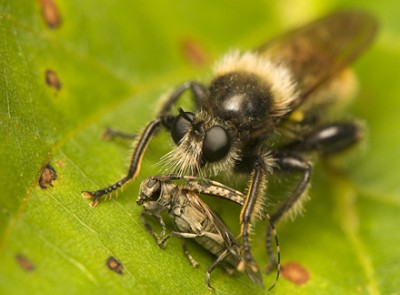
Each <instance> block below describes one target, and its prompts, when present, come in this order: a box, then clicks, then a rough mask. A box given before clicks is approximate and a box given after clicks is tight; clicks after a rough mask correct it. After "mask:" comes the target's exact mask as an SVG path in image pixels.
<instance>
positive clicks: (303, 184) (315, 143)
mask: <svg viewBox="0 0 400 295" xmlns="http://www.w3.org/2000/svg"><path fill="white" fill-rule="evenodd" d="M363 133H364V132H363V128H362V127H361V126H360V125H359V124H357V123H356V122H336V123H331V124H328V125H324V126H322V127H319V128H318V129H316V130H314V131H313V132H310V134H308V135H306V136H305V137H304V138H303V139H302V140H299V141H295V142H292V143H289V144H288V145H286V146H285V147H283V150H286V151H292V152H293V151H294V152H298V153H299V152H300V153H301V152H303V153H304V152H306V153H307V152H318V153H320V154H321V155H325V156H326V155H332V154H336V153H339V152H341V151H343V150H345V149H347V148H349V147H351V146H353V145H355V144H356V143H358V142H359V141H360V140H361V139H362V137H363ZM277 160H278V161H277V164H278V167H279V169H280V170H282V171H286V172H302V173H303V178H302V179H301V180H300V182H299V184H298V186H297V187H296V189H295V191H294V192H293V193H292V195H291V196H290V198H289V199H288V200H287V201H286V203H285V204H284V205H283V206H282V207H281V208H280V209H278V211H277V212H275V214H273V216H272V219H273V221H274V222H275V221H278V220H279V219H280V218H281V217H282V216H283V215H284V214H285V213H286V212H288V211H289V210H290V209H291V208H292V207H293V206H294V205H295V204H296V202H297V201H298V200H299V199H300V198H301V196H302V194H303V192H304V191H305V190H306V189H307V186H308V183H309V181H310V174H311V166H310V165H309V164H307V163H306V162H305V161H304V160H303V159H301V158H300V157H294V156H285V154H284V152H282V154H281V155H280V156H278V157H277ZM271 231H272V229H271V228H269V229H268V233H267V240H266V245H267V251H268V255H269V257H270V261H271V265H270V266H269V268H271V267H273V266H274V265H276V261H275V258H274V255H273V251H272V246H271Z"/></svg>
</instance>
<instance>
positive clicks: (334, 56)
mask: <svg viewBox="0 0 400 295" xmlns="http://www.w3.org/2000/svg"><path fill="white" fill-rule="evenodd" d="M376 31H377V24H376V21H375V19H374V18H372V17H371V16H370V15H369V14H367V13H364V12H362V11H342V12H336V13H333V14H331V15H329V16H326V17H324V18H321V19H319V20H316V21H314V22H312V23H310V24H307V25H305V26H303V27H300V28H298V29H295V30H292V31H290V32H288V33H286V34H283V35H281V36H278V37H276V38H274V39H272V40H271V41H269V42H267V43H265V44H264V45H262V46H260V47H258V48H256V49H255V50H251V51H248V52H244V53H240V52H238V51H233V52H230V53H228V54H227V55H225V56H224V57H223V58H222V59H221V60H220V61H219V62H217V63H216V65H215V67H214V78H213V79H212V80H211V82H210V83H209V85H203V84H202V83H199V82H196V81H190V82H186V83H183V84H182V85H180V86H179V87H177V89H176V90H175V91H174V92H173V93H172V94H171V95H170V96H169V97H168V99H167V100H166V101H165V102H164V104H163V105H162V107H161V110H160V112H159V113H158V115H157V117H156V118H155V119H154V120H152V121H151V122H150V123H148V125H147V126H146V127H145V128H144V130H143V131H142V132H141V133H140V134H139V136H138V137H137V140H136V145H135V147H134V149H133V154H132V158H131V161H130V166H129V170H128V173H127V175H126V176H124V177H123V178H122V179H120V180H118V181H117V182H116V183H114V184H113V185H111V186H109V187H106V188H104V189H100V190H97V191H84V192H83V196H84V197H85V198H92V199H93V201H92V203H91V205H92V206H95V205H96V204H97V202H98V200H99V198H100V197H101V196H102V195H104V194H109V193H111V192H112V191H114V190H116V189H118V188H119V187H121V186H123V185H124V184H125V183H126V182H127V181H129V180H131V179H133V178H136V177H137V176H138V174H139V170H140V164H141V162H142V158H143V155H144V153H145V151H146V149H147V146H148V144H149V142H150V141H151V139H152V137H153V136H154V135H155V134H156V133H157V131H159V130H160V128H165V129H167V130H168V131H169V132H170V133H171V137H172V139H173V141H174V142H175V143H176V148H174V149H173V150H172V151H171V152H170V153H169V154H168V155H167V156H166V157H165V158H164V159H163V161H164V162H165V163H166V167H167V169H169V171H168V173H178V174H180V175H196V176H199V177H208V178H209V177H212V176H213V175H216V174H227V173H230V172H238V173H242V174H245V175H249V178H250V181H249V186H248V190H247V196H246V198H245V199H246V200H245V202H244V205H243V207H242V210H241V214H240V222H241V236H242V243H243V248H244V263H241V264H240V265H239V267H240V268H241V269H244V267H245V266H246V265H251V267H253V270H254V271H257V269H258V266H257V264H256V262H255V261H254V259H253V257H252V254H251V251H250V250H251V249H250V241H249V234H250V228H251V223H252V222H253V221H254V218H253V217H254V216H255V215H257V214H258V213H259V212H260V210H261V208H260V206H258V205H257V204H260V203H262V202H261V200H262V199H263V198H264V196H265V187H266V179H267V177H268V175H270V174H271V173H273V172H275V171H281V172H285V173H288V174H289V173H290V174H295V175H298V176H299V180H298V183H297V184H296V186H295V187H294V188H293V191H291V192H290V194H288V197H287V199H285V200H284V201H283V204H282V205H281V206H280V207H279V208H278V209H277V210H276V212H274V213H273V214H272V216H271V217H272V221H273V222H276V221H278V220H279V219H281V217H282V216H284V215H286V214H287V213H290V212H293V211H296V210H295V209H296V208H299V207H300V205H301V203H302V201H303V200H304V196H305V192H306V190H307V188H308V184H309V182H310V176H311V171H312V165H311V162H310V158H309V154H310V153H317V154H321V155H330V154H335V153H338V152H340V151H342V150H344V149H346V148H348V147H350V146H352V145H354V144H355V143H357V142H358V141H360V139H361V138H362V135H363V128H362V127H361V126H360V125H359V124H358V123H356V122H353V121H340V120H339V121H336V120H332V119H329V117H330V112H331V109H332V108H333V106H335V105H336V104H337V103H338V102H339V101H342V100H343V97H345V96H346V95H348V94H349V93H347V92H346V91H345V89H346V88H349V89H350V88H351V84H352V83H351V81H352V79H351V77H352V76H351V75H349V71H348V70H347V67H348V65H349V64H350V63H351V62H353V61H354V60H355V59H356V58H357V57H358V56H359V55H360V54H361V53H362V52H363V51H364V50H365V49H366V48H367V47H368V46H369V45H370V44H371V42H372V40H373V39H374V36H375V33H376ZM186 90H190V91H191V92H192V94H193V99H194V103H195V105H196V111H195V112H186V111H183V110H182V109H179V113H177V114H176V113H173V112H172V111H171V108H172V106H173V105H174V104H175V103H176V102H177V100H178V99H179V98H180V97H181V95H182V94H183V93H184V92H185V91H186ZM349 92H351V91H349ZM269 235H270V232H269V231H268V236H269Z"/></svg>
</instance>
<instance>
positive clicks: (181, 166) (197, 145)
mask: <svg viewBox="0 0 400 295" xmlns="http://www.w3.org/2000/svg"><path fill="white" fill-rule="evenodd" d="M171 137H172V139H173V141H174V142H175V144H176V145H177V147H176V148H175V149H174V150H172V151H171V152H170V153H169V154H168V155H167V156H166V157H165V158H164V160H165V161H166V162H167V163H168V164H167V166H168V167H167V168H168V169H169V170H168V171H169V172H170V171H171V169H172V171H174V170H175V171H176V172H178V173H180V174H184V175H196V174H199V173H201V169H202V168H203V167H207V168H211V169H212V170H213V172H214V173H216V172H217V171H220V170H221V169H226V170H229V168H230V167H229V168H228V167H226V166H227V165H228V166H233V165H234V163H235V160H237V157H238V156H237V154H238V153H237V147H236V145H235V142H234V141H233V138H234V135H233V134H232V130H230V129H229V127H227V126H226V124H224V122H218V121H217V120H215V119H213V118H211V117H210V116H209V115H208V114H207V113H205V112H201V111H200V112H198V113H196V114H194V113H191V112H185V111H183V110H182V109H179V115H178V116H176V117H175V119H174V121H173V123H172V127H171ZM172 163H173V164H172ZM172 165H174V166H172ZM222 167H223V168H222ZM227 168H228V169H227Z"/></svg>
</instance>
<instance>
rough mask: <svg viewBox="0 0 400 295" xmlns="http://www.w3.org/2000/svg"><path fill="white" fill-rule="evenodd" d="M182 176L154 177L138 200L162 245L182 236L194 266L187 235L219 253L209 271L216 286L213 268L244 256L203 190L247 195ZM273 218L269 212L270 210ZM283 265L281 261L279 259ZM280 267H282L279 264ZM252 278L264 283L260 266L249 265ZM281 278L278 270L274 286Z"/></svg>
mask: <svg viewBox="0 0 400 295" xmlns="http://www.w3.org/2000/svg"><path fill="white" fill-rule="evenodd" d="M178 179H182V178H181V177H179V176H177V175H162V176H155V177H150V178H147V179H145V180H143V182H142V183H141V185H140V192H139V197H138V199H137V204H138V205H142V206H143V207H144V208H143V211H142V215H141V216H142V221H143V224H144V225H145V227H146V229H147V230H148V231H149V232H150V233H151V235H152V236H153V237H154V238H155V239H156V241H157V242H158V245H159V246H160V247H161V248H165V242H166V241H167V240H168V239H169V238H170V237H171V236H174V237H179V238H181V240H182V246H183V250H184V253H185V255H186V256H187V257H188V259H189V261H190V262H191V264H192V266H194V267H196V266H197V265H198V263H197V262H196V261H195V260H194V259H193V257H192V256H191V255H190V254H189V252H188V250H187V248H186V244H185V242H184V240H183V239H194V240H195V241H196V242H197V243H198V244H200V245H201V246H202V247H203V248H205V249H207V250H208V251H209V252H211V253H212V254H214V255H215V256H217V259H216V260H215V261H214V263H212V264H211V265H210V267H209V268H208V269H207V273H206V284H207V287H208V288H210V289H213V288H212V287H211V283H210V277H211V272H212V271H213V270H214V269H215V267H216V266H217V265H219V264H222V265H225V266H226V267H227V268H228V269H229V267H230V268H232V267H233V268H234V269H236V267H237V266H238V265H239V263H240V262H241V261H242V260H243V258H242V256H241V252H240V245H239V242H238V241H237V239H236V238H235V237H234V235H233V234H232V233H231V231H230V230H229V229H228V227H227V226H226V225H225V224H224V222H223V221H222V220H221V219H220V218H219V217H218V216H217V215H216V214H215V213H214V212H213V211H212V210H211V209H210V208H209V207H208V206H207V204H205V203H204V202H203V201H202V200H201V199H200V198H199V194H200V193H202V194H208V195H212V196H217V197H220V198H225V199H228V200H230V201H234V202H235V203H237V204H239V205H243V202H244V200H245V198H244V195H243V194H242V193H240V192H238V191H235V190H233V189H231V188H229V187H226V186H224V185H222V184H220V183H218V182H215V181H211V180H207V179H198V178H193V177H184V180H185V183H184V184H183V185H181V186H178V185H177V184H176V183H174V182H173V180H178ZM164 211H168V213H169V215H170V216H171V218H172V221H173V224H174V228H175V230H174V231H172V232H170V233H169V234H165V233H166V226H165V223H164V221H163V218H162V216H161V213H162V212H164ZM146 216H151V217H153V218H155V219H156V220H157V221H158V222H159V223H160V225H161V228H162V230H161V234H160V235H157V234H156V233H155V232H154V230H153V229H152V227H151V226H150V224H149V223H148V222H147V219H146ZM266 216H267V217H268V218H269V215H268V214H266ZM270 226H271V228H272V230H273V232H274V235H275V242H276V248H277V256H278V259H277V260H278V261H279V260H280V252H279V243H278V238H277V235H276V231H275V228H274V226H273V224H272V223H270ZM278 265H279V263H278ZM278 269H279V267H278ZM245 271H246V273H247V275H248V276H249V278H250V279H251V280H252V281H253V282H254V283H255V284H257V285H260V286H262V285H263V279H262V276H261V273H260V271H259V270H257V271H254V270H253V269H252V268H249V267H247V268H245ZM278 278H279V271H278V273H277V276H276V279H275V282H274V284H273V285H272V286H271V287H270V289H271V288H273V287H274V286H275V284H276V282H277V280H278Z"/></svg>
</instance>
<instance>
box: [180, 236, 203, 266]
mask: <svg viewBox="0 0 400 295" xmlns="http://www.w3.org/2000/svg"><path fill="white" fill-rule="evenodd" d="M181 243H182V249H183V253H184V254H185V256H186V257H187V259H188V260H189V262H190V264H191V265H192V266H193V267H198V266H199V263H198V262H197V261H196V260H195V259H194V258H193V256H192V255H190V253H189V250H188V249H187V246H186V242H185V240H184V239H181Z"/></svg>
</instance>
